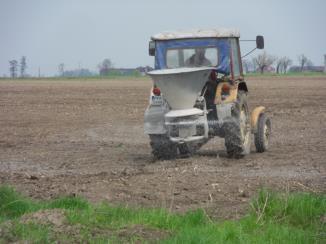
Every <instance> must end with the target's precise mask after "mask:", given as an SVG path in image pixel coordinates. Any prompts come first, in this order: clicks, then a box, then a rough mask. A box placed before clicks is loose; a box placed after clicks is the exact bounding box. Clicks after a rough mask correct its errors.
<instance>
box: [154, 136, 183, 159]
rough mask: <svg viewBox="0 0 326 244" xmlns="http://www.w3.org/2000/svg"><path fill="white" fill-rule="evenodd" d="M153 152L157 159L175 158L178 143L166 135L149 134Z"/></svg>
mask: <svg viewBox="0 0 326 244" xmlns="http://www.w3.org/2000/svg"><path fill="white" fill-rule="evenodd" d="M149 137H150V146H151V147H152V154H153V156H154V157H155V158H156V159H174V158H176V156H177V145H176V144H175V143H172V142H171V141H170V140H169V138H168V137H167V136H166V135H149Z"/></svg>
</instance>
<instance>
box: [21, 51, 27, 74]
mask: <svg viewBox="0 0 326 244" xmlns="http://www.w3.org/2000/svg"><path fill="white" fill-rule="evenodd" d="M26 69H27V63H26V56H22V57H21V59H20V77H22V78H24V77H25V75H26V73H25V72H26Z"/></svg>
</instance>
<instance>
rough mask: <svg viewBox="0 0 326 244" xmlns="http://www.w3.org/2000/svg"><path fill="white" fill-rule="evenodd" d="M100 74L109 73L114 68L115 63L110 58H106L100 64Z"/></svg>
mask: <svg viewBox="0 0 326 244" xmlns="http://www.w3.org/2000/svg"><path fill="white" fill-rule="evenodd" d="M98 68H99V71H100V75H108V74H109V71H110V69H112V68H113V63H112V62H111V60H110V59H108V58H106V59H104V60H103V61H102V63H100V64H99V65H98Z"/></svg>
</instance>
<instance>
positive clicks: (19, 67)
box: [9, 56, 27, 78]
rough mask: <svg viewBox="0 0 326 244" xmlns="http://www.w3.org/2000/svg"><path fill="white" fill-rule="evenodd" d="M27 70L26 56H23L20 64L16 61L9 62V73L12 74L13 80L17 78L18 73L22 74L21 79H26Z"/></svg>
mask: <svg viewBox="0 0 326 244" xmlns="http://www.w3.org/2000/svg"><path fill="white" fill-rule="evenodd" d="M26 69H27V62H26V56H22V57H21V59H20V62H19V63H18V61H17V60H16V59H13V60H10V61H9V72H10V77H12V78H17V77H18V72H19V74H20V77H21V78H24V77H25V76H26Z"/></svg>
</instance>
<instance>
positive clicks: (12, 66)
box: [9, 51, 312, 78]
mask: <svg viewBox="0 0 326 244" xmlns="http://www.w3.org/2000/svg"><path fill="white" fill-rule="evenodd" d="M297 60H298V63H299V71H301V72H303V71H304V68H305V67H308V66H312V62H311V60H310V59H309V58H307V57H306V56H305V55H304V54H301V55H299V56H298V57H297ZM242 64H243V69H244V71H245V72H246V73H248V72H260V73H261V74H263V73H264V72H265V71H270V70H269V69H270V68H271V67H272V68H273V69H274V67H273V66H274V65H275V72H276V73H277V74H286V73H287V72H288V70H289V67H290V66H291V65H292V64H293V61H292V60H291V59H290V58H289V57H287V56H283V57H275V56H273V55H270V54H268V53H267V52H266V51H264V52H263V53H261V54H259V55H257V56H256V57H253V58H252V59H251V60H248V59H243V60H242ZM27 67H28V66H27V59H26V56H22V57H21V59H20V61H19V62H18V61H17V60H16V59H13V60H10V61H9V71H10V77H11V78H17V77H18V75H19V77H21V78H24V77H26V76H27V74H26V69H27ZM97 67H98V74H99V75H100V76H106V75H108V74H109V73H110V72H111V71H112V69H113V68H114V64H113V62H112V61H111V60H110V59H108V58H105V59H104V60H103V61H102V62H101V63H100V64H99V65H98V66H97ZM273 71H274V70H273ZM58 75H59V76H61V77H80V76H94V75H96V73H95V72H92V71H90V70H88V69H85V68H79V69H73V70H66V69H65V64H64V63H60V64H59V65H58Z"/></svg>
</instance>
